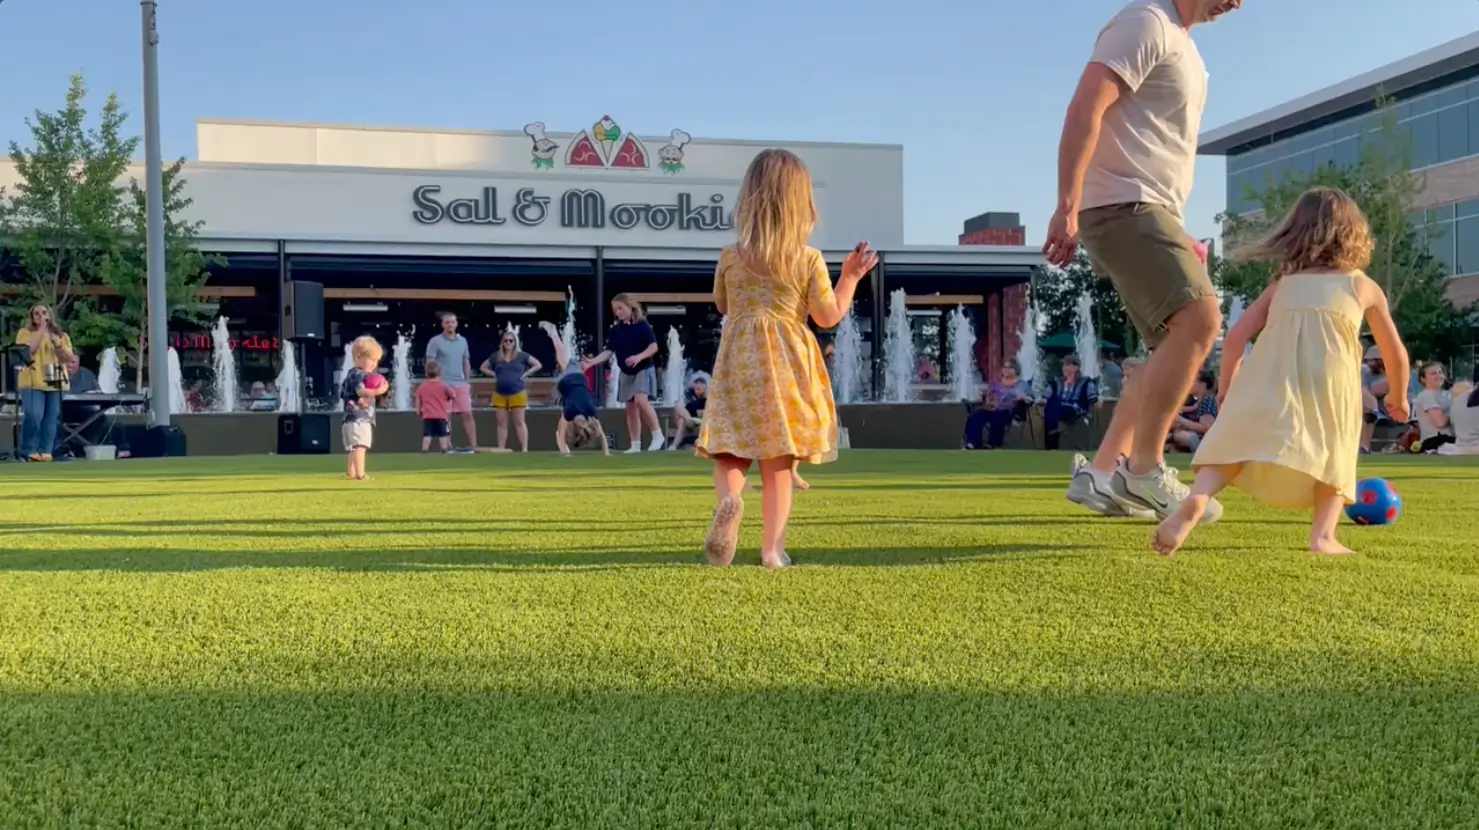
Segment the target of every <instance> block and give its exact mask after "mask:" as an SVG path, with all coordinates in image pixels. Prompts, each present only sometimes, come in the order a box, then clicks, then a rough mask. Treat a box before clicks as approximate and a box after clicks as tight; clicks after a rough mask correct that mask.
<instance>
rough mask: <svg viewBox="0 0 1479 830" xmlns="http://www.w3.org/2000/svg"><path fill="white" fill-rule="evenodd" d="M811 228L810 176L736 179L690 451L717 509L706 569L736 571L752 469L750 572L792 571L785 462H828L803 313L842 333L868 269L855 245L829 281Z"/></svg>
mask: <svg viewBox="0 0 1479 830" xmlns="http://www.w3.org/2000/svg"><path fill="white" fill-rule="evenodd" d="M816 223H817V209H816V203H815V202H814V201H813V197H812V185H811V175H810V174H809V173H808V172H807V170H806V165H805V164H803V163H802V161H801V159H800V158H798V157H797V156H796V155H795V154H794V153H791V152H788V151H786V150H765V151H763V152H761V153H760V154H759V155H758V156H756V157H755V160H754V161H752V162H751V163H750V167H749V169H748V170H746V171H745V178H744V181H743V183H742V184H741V186H740V194H739V207H738V208H736V211H735V223H734V225H735V230H736V232H737V234H738V236H739V241H738V244H736V245H733V246H731V247H728V248H725V249H724V252H723V253H722V254H720V256H719V266H718V268H717V269H715V272H714V304H715V305H716V306H718V308H719V313H721V314H725V315H728V317H727V319H726V321H725V324H724V329H723V333H722V334H721V335H720V339H719V353H718V355H717V357H716V358H715V360H714V382H713V384H712V385H711V387H710V391H709V402H708V405H707V406H706V407H705V408H704V420H703V424H702V426H700V427H699V436H698V442H697V443H696V444H695V445H694V449H695V451H696V452H697V453H698V454H699V455H702V456H705V457H707V458H712V459H713V460H714V492H715V495H716V496H717V499H718V505H717V506H716V507H715V509H714V519H713V523H712V525H711V526H710V528H709V534H708V537H707V539H705V541H704V554H705V556H706V557H707V559H708V561H709V564H711V565H716V566H720V567H722V566H726V565H728V564H729V563H730V562H732V561H733V560H734V552H735V546H736V545H737V544H738V539H739V526H740V520H741V518H743V515H744V501H743V499H742V498H741V497H740V493H741V491H743V490H744V487H745V473H746V472H747V471H748V470H749V468H750V465H751V464H752V463H753V462H756V461H758V462H760V480H761V482H762V485H763V488H764V489H763V493H762V495H761V507H762V510H763V515H764V524H763V530H762V535H761V542H760V560H761V562H762V564H764V565H765V567H767V568H781V567H785V566H787V565H790V564H791V559H790V557H789V556H787V555H786V524H787V522H788V521H789V520H790V518H791V499H792V478H791V467H792V464H793V462H795V461H805V462H807V463H809V464H820V463H824V462H826V461H830V460H832V459H833V458H835V457H836V452H837V406H836V403H835V402H834V401H833V400H832V382H831V379H830V378H829V377H828V376H827V365H826V363H825V362H824V360H823V358H822V350H821V348H820V347H819V346H818V345H817V341H816V338H815V337H813V336H812V334H811V331H810V330H808V329H807V327H806V317H807V314H808V312H809V313H810V314H811V318H812V319H813V320H815V321H816V323H817V325H818V326H821V327H822V328H831V327H833V326H835V325H837V324H838V323H839V322H841V321H842V318H843V316H844V315H845V314H846V313H847V311H848V309H849V308H851V307H852V299H853V293H854V292H855V291H856V290H857V287H858V283H859V282H860V281H861V280H862V279H863V277H864V276H865V275H866V274H867V273H868V272H869V271H871V270H872V269H873V266H874V265H875V264H876V263H877V262H878V255H877V254H875V253H873V252H870V251H869V250H868V246H867V245H866V244H864V243H859V244H858V246H857V247H856V248H854V249H853V251H852V252H851V253H849V254H848V255H847V259H846V260H845V261H844V262H843V264H842V277H841V279H840V280H839V281H838V283H837V290H836V293H835V294H834V293H833V290H832V279H831V276H830V275H829V274H828V272H827V262H826V260H825V259H823V258H822V254H821V252H819V251H817V250H816V249H815V248H811V247H808V246H807V244H806V243H807V240H808V239H809V238H810V237H811V232H812V230H813V229H814V228H815V227H816Z"/></svg>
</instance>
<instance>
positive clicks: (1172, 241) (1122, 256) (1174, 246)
mask: <svg viewBox="0 0 1479 830" xmlns="http://www.w3.org/2000/svg"><path fill="white" fill-rule="evenodd" d="M1078 237H1079V241H1080V242H1082V243H1083V246H1084V248H1085V250H1087V251H1088V252H1089V261H1090V262H1091V263H1092V264H1093V266H1094V272H1095V273H1096V274H1098V275H1099V276H1101V277H1109V279H1110V281H1111V282H1113V283H1114V290H1115V291H1117V292H1119V295H1120V299H1121V300H1122V301H1124V304H1125V311H1126V312H1127V313H1128V314H1129V317H1130V322H1131V323H1133V324H1134V325H1135V329H1136V330H1137V331H1139V332H1140V336H1141V337H1143V338H1144V339H1145V343H1146V345H1148V346H1150V347H1151V348H1155V347H1156V346H1158V345H1160V342H1161V340H1162V339H1164V338H1165V336H1166V323H1167V321H1169V320H1170V319H1171V316H1172V315H1174V314H1175V313H1176V312H1178V311H1180V310H1181V309H1183V308H1185V307H1186V306H1188V305H1190V304H1191V303H1194V302H1196V301H1197V300H1200V299H1203V298H1205V297H1216V296H1217V291H1216V289H1214V288H1213V287H1212V278H1211V277H1209V276H1207V266H1205V265H1203V264H1202V261H1201V260H1199V259H1197V252H1196V251H1195V250H1194V249H1193V248H1192V240H1191V238H1190V237H1188V236H1187V235H1186V230H1185V229H1184V228H1183V227H1182V226H1181V222H1180V220H1178V219H1177V218H1176V217H1175V216H1174V215H1173V214H1172V213H1171V211H1170V210H1167V209H1166V208H1165V207H1164V206H1162V205H1153V204H1147V203H1145V202H1130V203H1128V204H1122V205H1106V206H1104V207H1096V208H1089V209H1087V210H1082V211H1079V214H1078Z"/></svg>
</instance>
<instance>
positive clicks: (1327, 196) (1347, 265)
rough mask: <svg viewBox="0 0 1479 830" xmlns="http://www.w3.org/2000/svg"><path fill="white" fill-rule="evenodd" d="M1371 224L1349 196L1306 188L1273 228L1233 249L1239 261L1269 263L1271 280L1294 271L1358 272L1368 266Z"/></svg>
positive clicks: (1331, 188)
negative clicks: (1249, 242)
mask: <svg viewBox="0 0 1479 830" xmlns="http://www.w3.org/2000/svg"><path fill="white" fill-rule="evenodd" d="M1372 247H1373V243H1372V239H1371V225H1370V223H1368V222H1367V221H1366V214H1364V213H1362V212H1361V208H1360V206H1359V205H1357V204H1356V200H1355V199H1352V198H1351V197H1350V195H1349V194H1347V193H1346V192H1345V191H1343V190H1338V189H1336V188H1333V187H1312V188H1310V189H1309V190H1306V191H1305V192H1304V194H1303V195H1301V196H1300V197H1299V200H1298V201H1297V202H1295V203H1294V207H1293V208H1290V210H1289V213H1288V214H1286V215H1285V216H1284V218H1283V219H1282V220H1281V221H1280V222H1279V224H1278V225H1277V226H1275V227H1274V229H1273V230H1271V231H1269V232H1268V234H1267V235H1265V236H1264V237H1263V238H1262V239H1260V240H1258V241H1257V242H1254V243H1253V244H1251V245H1248V246H1246V247H1243V248H1240V249H1238V250H1237V251H1236V252H1235V253H1234V254H1233V256H1234V257H1235V258H1237V259H1240V260H1245V261H1248V260H1262V261H1267V262H1273V263H1274V264H1275V270H1274V276H1275V278H1278V277H1282V276H1284V275H1286V274H1294V273H1298V272H1300V271H1360V270H1361V269H1363V268H1365V267H1366V266H1367V265H1370V264H1371V249H1372Z"/></svg>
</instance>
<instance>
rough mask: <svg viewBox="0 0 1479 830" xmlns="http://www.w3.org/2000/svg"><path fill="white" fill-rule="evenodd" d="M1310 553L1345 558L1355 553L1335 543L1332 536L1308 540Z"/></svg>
mask: <svg viewBox="0 0 1479 830" xmlns="http://www.w3.org/2000/svg"><path fill="white" fill-rule="evenodd" d="M1310 553H1318V554H1320V555H1322V556H1345V555H1347V554H1352V553H1355V551H1353V550H1351V549H1350V548H1348V547H1346V546H1345V545H1342V544H1341V543H1339V542H1337V541H1335V537H1334V536H1323V537H1319V538H1315V539H1311V540H1310Z"/></svg>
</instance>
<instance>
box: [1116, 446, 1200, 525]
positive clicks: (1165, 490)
mask: <svg viewBox="0 0 1479 830" xmlns="http://www.w3.org/2000/svg"><path fill="white" fill-rule="evenodd" d="M1110 493H1111V495H1112V497H1113V498H1114V500H1115V501H1116V502H1118V503H1119V505H1120V506H1121V507H1123V508H1125V509H1126V510H1127V511H1128V510H1129V509H1131V508H1139V509H1141V510H1150V511H1152V512H1153V513H1154V514H1155V515H1156V516H1159V517H1160V518H1162V519H1164V518H1166V517H1168V516H1170V515H1171V514H1172V513H1175V512H1176V508H1178V507H1180V506H1181V502H1182V501H1183V500H1185V499H1186V497H1187V496H1189V495H1191V488H1190V487H1187V486H1186V485H1185V484H1182V483H1181V474H1180V473H1179V472H1178V471H1177V470H1176V468H1175V467H1167V466H1166V465H1165V462H1162V463H1161V465H1160V466H1159V467H1157V468H1156V469H1154V470H1152V471H1151V472H1150V473H1148V474H1146V475H1143V476H1137V475H1135V474H1134V473H1131V472H1130V468H1129V466H1128V464H1127V463H1126V462H1125V461H1124V460H1121V461H1120V465H1119V468H1118V469H1117V470H1115V471H1114V475H1113V476H1112V477H1111V478H1110ZM1221 518H1222V503H1221V502H1219V501H1217V499H1211V500H1209V501H1208V502H1207V509H1206V511H1205V512H1203V513H1202V520H1201V522H1200V524H1204V525H1209V524H1212V523H1213V522H1216V521H1217V520H1218V519H1221Z"/></svg>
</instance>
